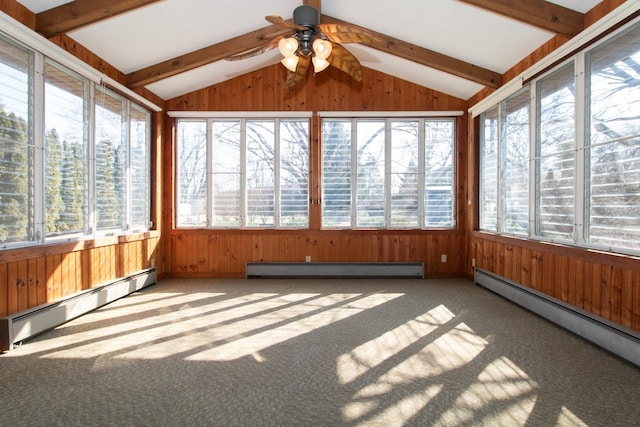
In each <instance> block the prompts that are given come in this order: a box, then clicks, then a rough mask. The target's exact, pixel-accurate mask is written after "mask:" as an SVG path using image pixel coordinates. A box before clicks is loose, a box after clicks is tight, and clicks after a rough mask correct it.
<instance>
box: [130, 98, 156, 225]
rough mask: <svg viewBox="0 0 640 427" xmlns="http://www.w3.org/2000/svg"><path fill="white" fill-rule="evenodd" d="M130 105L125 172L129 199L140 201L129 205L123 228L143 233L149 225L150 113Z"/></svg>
mask: <svg viewBox="0 0 640 427" xmlns="http://www.w3.org/2000/svg"><path fill="white" fill-rule="evenodd" d="M130 105H131V111H130V114H129V137H130V143H129V152H130V162H129V170H130V179H131V186H130V191H129V200H132V201H133V200H135V201H142V202H141V203H137V202H136V203H130V204H129V206H130V208H131V210H130V215H129V220H128V222H127V229H128V230H130V231H140V230H146V229H148V228H149V227H150V226H151V224H150V218H151V204H150V201H151V146H150V144H149V141H150V140H151V136H150V135H149V132H150V129H149V125H150V123H151V113H149V111H147V110H145V109H143V108H141V107H138V106H137V105H135V104H130Z"/></svg>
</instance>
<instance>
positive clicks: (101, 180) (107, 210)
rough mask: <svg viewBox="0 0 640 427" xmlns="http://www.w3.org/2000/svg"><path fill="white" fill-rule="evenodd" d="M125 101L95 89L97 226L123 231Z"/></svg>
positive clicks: (124, 199) (125, 161) (124, 216)
mask: <svg viewBox="0 0 640 427" xmlns="http://www.w3.org/2000/svg"><path fill="white" fill-rule="evenodd" d="M125 136H126V121H125V115H124V101H123V100H122V99H121V98H119V97H116V96H115V95H111V94H110V93H107V91H106V90H104V89H101V88H96V137H95V146H96V226H97V229H98V230H109V229H118V230H121V229H123V228H124V224H125V218H126V200H127V192H126V168H127V141H126V138H125Z"/></svg>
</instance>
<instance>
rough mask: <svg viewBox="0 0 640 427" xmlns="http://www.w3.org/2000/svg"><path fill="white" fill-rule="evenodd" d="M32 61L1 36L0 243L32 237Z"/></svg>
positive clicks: (32, 238)
mask: <svg viewBox="0 0 640 427" xmlns="http://www.w3.org/2000/svg"><path fill="white" fill-rule="evenodd" d="M31 63H32V56H31V54H30V53H29V52H26V51H24V50H22V49H20V48H18V47H16V46H13V45H12V44H10V43H8V42H6V41H5V40H3V39H1V38H0V245H3V244H7V243H16V242H26V241H30V240H34V234H35V233H34V231H33V223H34V220H33V215H34V212H33V200H32V197H33V195H32V191H30V190H31V188H32V186H33V173H34V172H33V171H34V170H33V146H31V143H32V141H31V138H30V135H29V133H28V132H29V131H28V129H29V126H28V121H29V93H30V90H29V74H30V67H31Z"/></svg>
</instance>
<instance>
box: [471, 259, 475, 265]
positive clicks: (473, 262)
mask: <svg viewBox="0 0 640 427" xmlns="http://www.w3.org/2000/svg"><path fill="white" fill-rule="evenodd" d="M475 266H476V259H475V258H471V267H475Z"/></svg>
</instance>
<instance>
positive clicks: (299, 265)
mask: <svg viewBox="0 0 640 427" xmlns="http://www.w3.org/2000/svg"><path fill="white" fill-rule="evenodd" d="M245 271H246V277H247V278H258V277H265V278H266V277H281V278H286V277H291V278H293V277H322V278H325V277H335V278H417V279H422V278H424V264H423V263H421V262H248V263H247V264H246V270H245Z"/></svg>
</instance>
